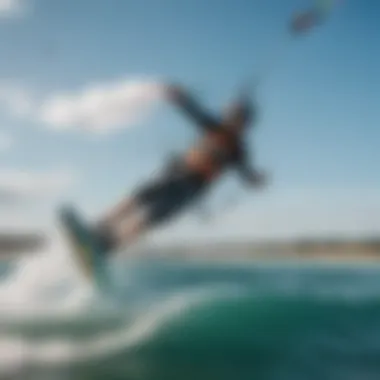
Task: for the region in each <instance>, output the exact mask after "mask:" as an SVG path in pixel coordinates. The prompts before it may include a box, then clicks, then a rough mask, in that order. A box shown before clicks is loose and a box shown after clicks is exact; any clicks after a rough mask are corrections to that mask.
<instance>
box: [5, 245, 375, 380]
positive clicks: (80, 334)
mask: <svg viewBox="0 0 380 380" xmlns="http://www.w3.org/2000/svg"><path fill="white" fill-rule="evenodd" d="M66 253H67V252H66ZM66 253H65V251H64V249H61V251H60V253H58V252H57V251H54V248H52V249H51V251H50V252H45V253H41V255H40V256H37V257H34V258H31V259H24V260H23V261H22V262H20V263H13V264H5V263H4V264H3V265H1V266H0V275H1V279H0V311H1V313H0V379H4V380H5V379H21V380H24V379H25V380H27V379H28V380H29V379H38V380H43V379H47V380H69V379H70V380H100V379H107V380H116V379H120V380H121V379H124V380H170V379H173V380H174V379H180V380H187V379H189V380H194V379H195V380H213V379H215V380H221V379H229V380H253V379H257V380H264V379H265V380H287V379H291V380H298V379H300V380H301V379H302V380H307V379H310V380H313V379H316V380H321V379H324V380H328V379H333V380H354V379H355V380H356V379H357V380H378V379H380V266H378V265H375V264H373V265H370V264H368V265H360V266H359V265H353V264H350V265H343V264H342V265H338V264H337V265H325V264H321V263H317V262H314V263H312V262H307V263H301V262H291V263H290V262H287V263H271V264H265V263H258V262H252V261H251V262H250V261H246V262H244V261H236V262H232V261H231V262H228V263H227V262H217V261H214V262H210V261H209V262H206V261H204V262H202V261H198V262H197V261H186V260H179V259H177V260H176V259H168V258H166V259H163V258H161V259H158V258H157V259H153V258H141V259H133V260H132V259H129V260H126V259H125V260H119V261H118V262H117V263H115V264H114V266H113V267H111V268H110V270H111V271H113V274H114V278H115V289H114V292H113V293H112V296H110V297H107V298H105V297H103V296H101V295H99V294H97V293H95V292H94V291H93V290H92V289H91V288H90V287H88V286H87V285H86V283H83V282H82V281H81V280H80V278H79V277H78V275H77V273H76V272H75V268H74V267H73V266H72V264H71V261H70V260H69V259H68V255H67V254H66ZM231 255H233V253H231Z"/></svg>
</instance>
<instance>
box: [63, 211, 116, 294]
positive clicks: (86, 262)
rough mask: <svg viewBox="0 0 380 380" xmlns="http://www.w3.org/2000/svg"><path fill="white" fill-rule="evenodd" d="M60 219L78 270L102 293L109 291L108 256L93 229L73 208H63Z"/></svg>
mask: <svg viewBox="0 0 380 380" xmlns="http://www.w3.org/2000/svg"><path fill="white" fill-rule="evenodd" d="M59 219H60V221H61V224H62V226H63V228H64V230H65V232H66V235H67V237H68V240H69V243H70V246H71V248H72V252H73V255H74V258H75V259H76V262H77V264H78V269H79V271H80V272H81V274H82V275H83V277H84V278H86V279H87V280H88V281H90V282H91V283H92V284H94V285H95V286H96V287H97V288H98V289H99V290H101V291H102V292H104V291H106V290H108V289H109V286H110V278H109V273H108V270H107V255H106V252H104V251H103V250H102V249H101V247H99V244H97V239H96V236H95V234H94V233H93V232H92V231H91V228H90V227H89V226H88V225H87V224H86V223H85V222H83V220H82V219H81V218H80V216H79V215H78V213H77V212H76V211H75V210H74V209H73V208H67V207H65V208H62V209H61V210H60V213H59Z"/></svg>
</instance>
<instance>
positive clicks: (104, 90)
mask: <svg viewBox="0 0 380 380" xmlns="http://www.w3.org/2000/svg"><path fill="white" fill-rule="evenodd" d="M161 89H162V87H161V86H160V84H158V83H155V82H152V81H139V80H120V81H116V82H111V83H104V84H96V85H91V86H88V87H86V88H84V89H83V90H81V91H78V92H76V93H67V94H55V95H53V96H51V97H49V98H48V99H46V101H44V102H43V104H42V105H41V107H40V108H39V110H38V115H37V116H38V118H39V119H40V120H41V121H42V122H43V123H44V124H45V125H46V126H47V127H49V128H53V129H56V130H68V129H78V128H79V129H86V130H88V131H92V132H101V133H104V132H109V131H111V130H115V129H121V128H127V127H129V126H131V125H133V124H135V123H137V122H139V121H141V120H142V118H144V117H146V116H147V113H148V112H149V111H150V110H151V107H152V106H153V105H154V104H155V102H156V101H158V100H159V99H160V98H161V94H162V91H161Z"/></svg>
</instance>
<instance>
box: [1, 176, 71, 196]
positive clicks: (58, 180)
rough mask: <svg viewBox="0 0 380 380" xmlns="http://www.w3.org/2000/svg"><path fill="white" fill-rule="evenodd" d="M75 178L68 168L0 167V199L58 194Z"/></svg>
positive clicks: (65, 189) (69, 185)
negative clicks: (28, 169)
mask: <svg viewBox="0 0 380 380" xmlns="http://www.w3.org/2000/svg"><path fill="white" fill-rule="evenodd" d="M75 179H76V178H75V175H74V174H73V173H72V172H71V171H69V170H55V171H51V172H29V171H23V170H13V169H0V201H1V200H3V201H4V200H5V201H7V200H10V201H14V200H19V199H20V200H23V199H36V198H40V197H44V198H45V197H48V198H51V197H55V196H59V195H61V194H62V193H63V192H64V191H67V189H68V188H69V187H71V186H72V185H73V184H74V182H75Z"/></svg>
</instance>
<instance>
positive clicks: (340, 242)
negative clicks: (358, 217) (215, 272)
mask: <svg viewBox="0 0 380 380" xmlns="http://www.w3.org/2000/svg"><path fill="white" fill-rule="evenodd" d="M154 249H157V247H156V248H153V250H154ZM158 250H159V252H160V253H162V255H164V256H173V257H183V258H215V259H218V258H219V259H222V258H231V256H232V257H236V258H247V259H249V258H252V259H260V260H262V259H263V260H270V259H323V260H342V261H344V260H368V259H369V260H377V259H379V260H380V237H379V238H377V237H376V238H361V239H345V238H343V239H342V238H306V239H305V238H303V239H292V240H290V239H288V240H272V241H271V240H267V241H240V242H223V243H203V244H176V245H175V246H174V245H167V246H165V247H160V248H159V249H158Z"/></svg>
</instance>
